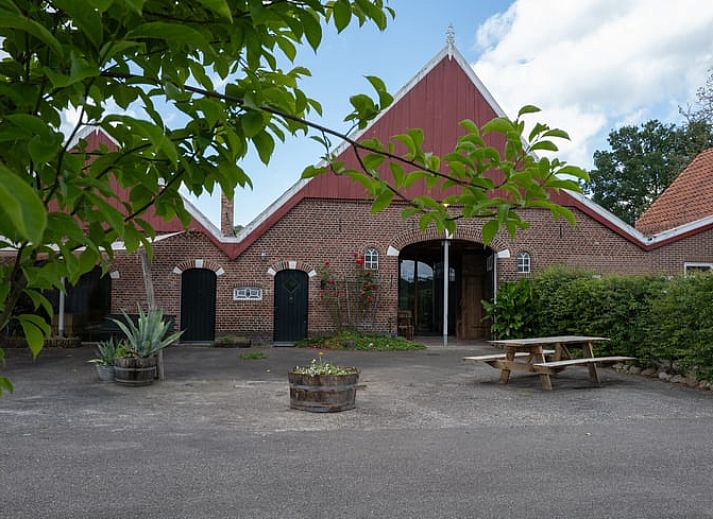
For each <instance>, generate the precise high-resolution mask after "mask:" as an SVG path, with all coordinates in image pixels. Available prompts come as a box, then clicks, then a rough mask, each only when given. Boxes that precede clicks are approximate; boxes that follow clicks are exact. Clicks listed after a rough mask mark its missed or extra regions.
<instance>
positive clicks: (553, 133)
mask: <svg viewBox="0 0 713 519" xmlns="http://www.w3.org/2000/svg"><path fill="white" fill-rule="evenodd" d="M542 136H543V137H557V138H559V139H567V140H568V141H569V140H571V139H570V137H569V133H567V132H566V131H564V130H560V129H558V128H552V129H551V130H547V131H546V132H545V133H543V134H542Z"/></svg>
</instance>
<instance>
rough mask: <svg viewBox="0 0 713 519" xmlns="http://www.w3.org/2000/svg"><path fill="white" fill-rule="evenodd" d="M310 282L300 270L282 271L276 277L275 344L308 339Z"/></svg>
mask: <svg viewBox="0 0 713 519" xmlns="http://www.w3.org/2000/svg"><path fill="white" fill-rule="evenodd" d="M308 281H309V278H308V276H307V274H306V273H305V272H302V271H300V270H281V271H280V272H278V273H277V274H276V275H275V313H274V339H275V342H287V343H293V342H296V341H299V340H302V339H304V338H305V337H307V296H308Z"/></svg>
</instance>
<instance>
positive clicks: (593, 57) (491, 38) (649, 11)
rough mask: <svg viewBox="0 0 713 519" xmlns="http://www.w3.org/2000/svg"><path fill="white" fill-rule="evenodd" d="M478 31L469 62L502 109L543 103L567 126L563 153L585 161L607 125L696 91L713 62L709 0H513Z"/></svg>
mask: <svg viewBox="0 0 713 519" xmlns="http://www.w3.org/2000/svg"><path fill="white" fill-rule="evenodd" d="M476 41H477V45H478V47H479V49H480V50H481V51H482V54H481V56H480V59H479V60H478V61H477V63H475V65H474V68H475V71H476V73H477V74H478V75H479V76H480V78H481V79H482V80H483V82H484V83H485V84H486V85H487V86H488V88H489V89H490V90H491V91H492V93H493V95H494V96H495V98H496V99H498V101H499V102H500V103H501V104H502V105H503V107H504V108H505V110H506V112H508V113H509V114H514V113H516V112H517V109H518V107H520V106H521V105H524V104H535V105H537V106H540V107H541V108H543V113H542V114H539V115H541V118H540V119H541V120H544V121H546V122H548V123H549V124H551V125H552V126H559V127H561V128H563V129H565V130H567V131H568V132H569V133H570V135H571V136H572V139H573V142H572V143H571V144H570V145H568V146H566V147H565V146H563V147H562V155H563V156H564V158H565V159H567V160H569V161H571V162H575V163H578V164H581V165H583V166H586V167H589V166H590V165H591V156H592V152H593V151H594V149H596V147H601V146H603V145H605V143H604V141H603V136H606V134H607V133H608V132H609V130H610V129H612V128H615V127H617V126H621V125H622V124H632V123H633V124H637V123H640V122H644V121H645V120H648V119H649V118H652V117H660V118H667V117H671V116H672V115H673V114H675V113H676V112H677V107H678V105H684V104H685V103H687V102H688V101H690V100H691V99H692V98H693V96H694V93H695V90H696V88H697V87H699V86H700V85H702V84H703V82H704V80H705V77H706V71H707V70H708V69H709V68H710V67H711V66H713V2H701V1H699V0H679V1H677V2H671V1H670V0H669V1H664V0H628V1H626V2H622V1H621V0H578V1H576V2H569V1H564V0H516V1H515V2H514V3H513V4H512V5H511V6H510V8H509V9H508V10H507V11H506V12H504V13H500V14H498V15H495V16H493V17H491V18H490V19H488V20H487V21H486V22H485V23H484V24H483V25H482V26H481V27H480V28H479V30H478V32H477V35H476Z"/></svg>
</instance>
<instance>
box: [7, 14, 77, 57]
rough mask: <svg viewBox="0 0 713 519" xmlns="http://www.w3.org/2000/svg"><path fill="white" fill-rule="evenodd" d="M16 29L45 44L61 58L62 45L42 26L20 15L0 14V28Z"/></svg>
mask: <svg viewBox="0 0 713 519" xmlns="http://www.w3.org/2000/svg"><path fill="white" fill-rule="evenodd" d="M3 27H4V28H8V29H17V30H20V31H23V32H26V33H27V34H30V35H32V36H34V37H35V38H37V39H38V40H40V41H42V42H43V43H45V44H46V45H47V46H48V47H49V48H50V49H52V51H53V52H54V53H55V54H57V55H58V56H62V55H63V52H62V45H61V44H60V43H59V41H58V40H57V38H55V37H54V36H52V33H51V32H50V31H48V30H47V29H46V28H45V27H44V26H43V25H40V24H39V23H37V22H35V21H34V20H30V19H28V18H25V17H24V16H21V15H16V14H8V13H3V14H0V28H3Z"/></svg>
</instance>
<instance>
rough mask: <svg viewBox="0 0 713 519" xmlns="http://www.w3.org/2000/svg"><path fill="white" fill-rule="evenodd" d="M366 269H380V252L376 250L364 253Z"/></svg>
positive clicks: (367, 250) (368, 250)
mask: <svg viewBox="0 0 713 519" xmlns="http://www.w3.org/2000/svg"><path fill="white" fill-rule="evenodd" d="M364 268H365V269H366V270H378V269H379V251H378V250H376V249H366V252H365V253H364Z"/></svg>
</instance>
